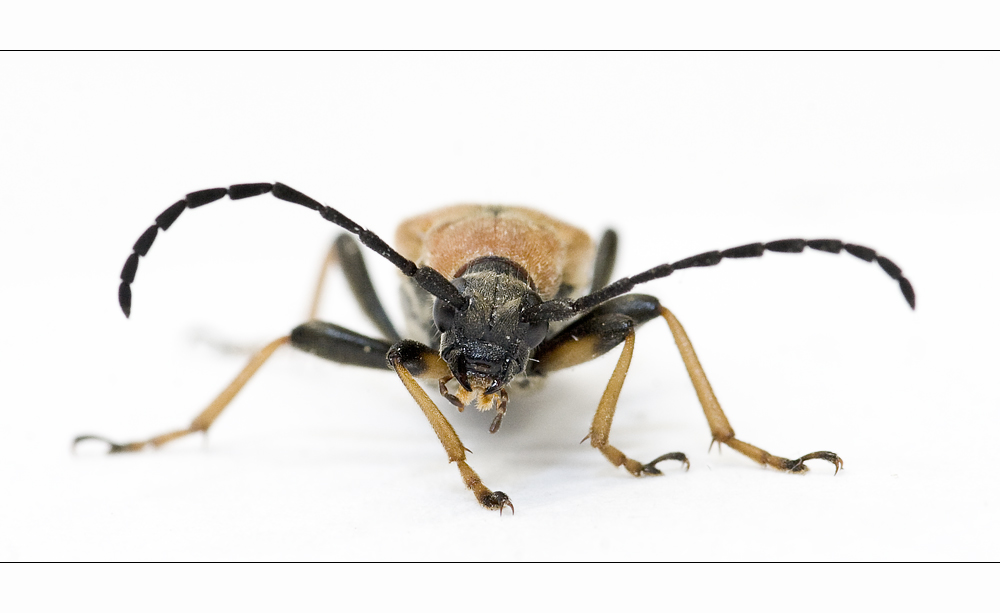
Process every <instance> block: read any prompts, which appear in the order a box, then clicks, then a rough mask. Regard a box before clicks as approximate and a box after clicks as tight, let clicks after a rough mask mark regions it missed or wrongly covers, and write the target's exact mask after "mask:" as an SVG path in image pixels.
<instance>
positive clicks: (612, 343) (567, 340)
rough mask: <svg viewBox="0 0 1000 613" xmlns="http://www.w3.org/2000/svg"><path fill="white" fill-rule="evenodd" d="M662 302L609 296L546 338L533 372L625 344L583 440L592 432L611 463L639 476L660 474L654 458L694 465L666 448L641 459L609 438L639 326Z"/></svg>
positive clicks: (546, 370)
mask: <svg viewBox="0 0 1000 613" xmlns="http://www.w3.org/2000/svg"><path fill="white" fill-rule="evenodd" d="M658 306H659V302H657V301H656V299H655V298H653V297H652V296H644V295H639V294H633V295H628V296H622V297H620V298H616V299H614V300H611V301H608V302H607V303H605V304H603V305H601V306H599V307H597V308H595V309H593V310H592V311H590V312H589V313H587V314H586V315H584V316H583V317H582V318H580V319H579V320H577V321H575V322H573V323H572V324H570V325H569V326H568V327H567V328H566V329H565V330H563V331H561V332H559V333H558V334H556V335H555V336H554V337H552V338H551V339H548V340H546V341H545V342H544V343H542V344H541V345H540V346H539V347H538V350H537V352H536V353H535V359H537V360H538V362H535V363H533V365H534V367H533V370H534V373H533V374H539V375H541V374H547V373H549V372H552V371H556V370H561V369H563V368H568V367H570V366H575V365H577V364H581V363H583V362H587V361H590V360H592V359H594V358H596V357H598V356H600V355H603V354H605V353H607V352H608V351H610V350H611V349H613V348H614V347H616V346H618V345H622V353H621V355H620V356H619V358H618V363H617V364H616V365H615V369H614V372H612V374H611V379H610V380H609V381H608V385H607V387H606V388H605V390H604V394H603V395H602V396H601V400H600V402H599V403H598V405H597V412H596V413H595V414H594V421H593V423H592V425H591V428H590V433H589V434H588V435H587V437H585V438H584V440H587V439H588V438H589V439H590V444H591V446H593V447H595V448H596V449H598V450H599V451H600V452H601V453H602V454H604V457H606V458H607V459H608V460H609V461H610V462H611V463H612V464H614V465H615V466H624V467H625V469H626V470H627V471H629V472H630V473H631V474H633V475H635V476H637V477H639V476H642V475H658V474H661V473H660V470H659V469H658V468H656V464H657V463H659V462H662V461H664V460H677V461H679V462H683V463H684V465H685V466H690V464H689V462H688V460H687V458H686V457H685V455H684V454H683V453H679V452H673V453H667V454H664V455H662V456H660V457H658V458H656V459H655V460H653V461H652V462H648V463H646V464H643V463H642V462H639V461H637V460H633V459H631V458H629V457H627V456H626V455H625V454H624V453H622V452H621V451H620V450H619V449H618V448H616V447H614V446H612V445H610V444H609V443H608V437H609V435H610V433H611V422H612V421H613V420H614V417H615V407H616V406H617V404H618V396H619V394H620V393H621V390H622V386H623V385H624V384H625V375H626V374H628V369H629V365H630V364H631V362H632V350H633V348H634V346H635V328H636V327H638V326H639V325H641V324H643V323H645V322H647V321H649V320H651V319H653V318H654V317H656V316H657V315H658V314H659V313H658V311H657V310H656V309H657V307H658Z"/></svg>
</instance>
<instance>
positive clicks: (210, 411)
mask: <svg viewBox="0 0 1000 613" xmlns="http://www.w3.org/2000/svg"><path fill="white" fill-rule="evenodd" d="M290 338H291V337H288V336H283V337H281V338H279V339H277V340H274V341H272V342H271V343H269V344H268V345H267V346H266V347H264V348H263V349H261V350H260V351H258V352H257V353H256V354H254V356H253V357H252V358H250V362H249V363H248V364H247V365H246V367H244V368H243V370H242V371H241V372H240V374H238V375H237V376H236V378H235V379H233V382H232V383H230V384H229V385H228V386H227V387H226V389H224V390H222V393H221V394H219V395H218V396H217V397H216V399H215V400H213V401H212V403H211V404H209V405H208V406H207V407H206V408H205V410H204V411H202V412H201V413H199V414H198V416H197V417H195V418H194V421H192V422H191V425H190V426H188V427H187V428H184V429H182V430H175V431H173V432H167V433H166V434H161V435H159V436H154V437H153V438H151V439H149V440H145V441H137V442H133V443H124V444H119V443H114V442H112V441H110V440H108V439H106V438H104V437H103V436H96V435H93V434H85V435H82V436H78V437H76V439H75V440H74V441H73V446H74V447H75V446H76V444H77V443H79V442H81V441H86V440H96V441H101V442H103V443H107V444H108V445H109V447H110V448H109V450H108V453H125V452H130V451H139V450H141V449H145V448H146V447H154V448H155V447H159V446H161V445H165V444H166V443H169V442H170V441H173V440H176V439H179V438H182V437H185V436H187V435H189V434H194V433H195V432H207V431H208V428H209V427H210V426H211V425H212V423H214V422H215V420H216V418H218V417H219V415H220V414H221V413H222V411H223V410H224V409H225V408H226V406H228V405H229V403H230V402H232V400H233V398H234V397H235V396H236V394H238V393H239V391H240V390H241V389H243V386H244V385H246V383H247V381H249V380H250V377H252V376H253V375H254V373H256V372H257V369H259V368H260V367H261V366H263V365H264V362H266V361H267V359H268V358H269V357H271V354H273V353H274V352H275V350H276V349H277V348H278V347H281V346H282V345H284V344H285V343H287V342H289V340H290Z"/></svg>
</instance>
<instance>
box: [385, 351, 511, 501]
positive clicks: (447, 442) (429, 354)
mask: <svg viewBox="0 0 1000 613" xmlns="http://www.w3.org/2000/svg"><path fill="white" fill-rule="evenodd" d="M387 359H388V361H389V364H390V365H391V366H392V368H393V369H394V370H395V371H396V375H398V376H399V380H400V381H402V382H403V385H404V386H405V387H406V390H407V391H408V392H410V395H411V396H413V399H414V400H415V401H416V402H417V404H418V405H419V406H420V409H421V410H422V411H423V412H424V415H425V416H426V417H427V421H429V422H430V424H431V427H432V428H434V433H435V434H437V437H438V440H440V441H441V445H443V446H444V450H445V452H446V453H447V454H448V461H449V462H455V463H456V464H457V465H458V470H459V472H460V473H461V475H462V480H463V481H464V482H465V486H466V487H467V488H469V489H470V490H472V493H473V494H475V496H476V500H478V501H479V504H481V505H482V506H484V507H485V508H487V509H490V510H493V511H496V510H499V511H500V514H501V515H502V514H503V510H504V507H510V510H511V512H512V513H513V512H514V505H513V504H512V503H511V501H510V498H508V497H507V494H504V493H503V492H500V491H496V492H494V491H492V490H490V489H489V488H487V487H486V486H485V485H483V481H482V479H480V478H479V475H477V474H476V471H474V470H472V468H470V467H469V465H468V464H467V463H466V462H465V446H464V445H462V441H461V440H460V439H459V438H458V435H457V434H455V429H454V428H452V427H451V424H450V423H448V420H447V419H446V418H445V416H444V415H443V414H442V413H441V410H440V409H438V407H437V405H436V404H434V401H433V400H431V398H430V396H428V395H427V392H425V391H424V390H423V388H422V387H420V384H419V383H417V380H416V379H415V378H414V377H420V378H422V379H432V380H440V379H442V378H444V377H447V376H449V374H450V371H449V370H448V365H447V364H446V363H445V361H444V360H442V359H441V356H440V355H438V353H437V352H436V351H434V350H433V349H431V348H430V347H428V346H426V345H423V344H421V343H418V342H417V341H412V340H404V341H400V342H398V343H396V344H395V345H393V346H392V349H390V350H389V355H388V357H387Z"/></svg>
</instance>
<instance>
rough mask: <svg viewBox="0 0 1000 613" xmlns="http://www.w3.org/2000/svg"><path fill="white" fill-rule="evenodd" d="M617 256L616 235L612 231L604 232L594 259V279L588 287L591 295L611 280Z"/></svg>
mask: <svg viewBox="0 0 1000 613" xmlns="http://www.w3.org/2000/svg"><path fill="white" fill-rule="evenodd" d="M617 254H618V234H617V233H616V232H615V231H614V230H605V231H604V235H603V236H602V237H601V242H600V243H599V244H598V245H597V256H596V257H595V258H594V279H593V282H592V283H591V286H590V293H591V294H593V293H594V292H596V291H597V290H599V289H604V286H606V285H607V284H608V281H610V280H611V273H612V272H613V271H614V268H615V256H616V255H617Z"/></svg>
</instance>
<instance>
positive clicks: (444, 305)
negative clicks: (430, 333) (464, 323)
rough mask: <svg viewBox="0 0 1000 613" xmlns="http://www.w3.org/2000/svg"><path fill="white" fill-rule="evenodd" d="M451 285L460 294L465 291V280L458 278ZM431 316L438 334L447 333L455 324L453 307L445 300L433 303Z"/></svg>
mask: <svg viewBox="0 0 1000 613" xmlns="http://www.w3.org/2000/svg"><path fill="white" fill-rule="evenodd" d="M452 285H454V286H455V289H457V290H458V291H460V292H461V291H462V290H464V289H465V286H466V282H465V279H463V278H461V277H459V278H457V279H455V280H454V281H452ZM433 314H434V325H435V326H437V329H438V331H439V332H442V333H444V332H447V331H448V330H451V327H452V326H453V325H454V324H455V307H453V306H451V304H450V303H449V302H448V301H446V300H441V299H440V298H438V299H437V300H435V301H434V310H433Z"/></svg>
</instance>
